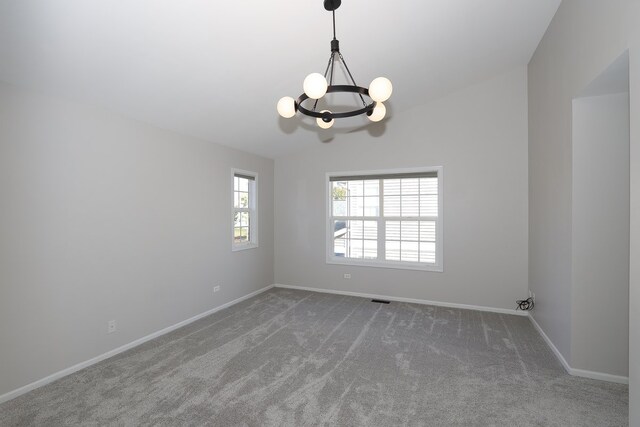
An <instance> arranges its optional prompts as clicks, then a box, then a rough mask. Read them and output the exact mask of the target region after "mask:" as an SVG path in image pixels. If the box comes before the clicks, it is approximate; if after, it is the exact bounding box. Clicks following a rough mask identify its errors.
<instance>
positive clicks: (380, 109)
mask: <svg viewBox="0 0 640 427" xmlns="http://www.w3.org/2000/svg"><path fill="white" fill-rule="evenodd" d="M386 114H387V107H385V106H384V104H383V103H382V102H376V106H375V107H374V108H373V112H372V113H371V115H370V116H367V117H368V118H369V120H371V121H372V122H379V121H380V120H382V119H384V116H385V115H386Z"/></svg>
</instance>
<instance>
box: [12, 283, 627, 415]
mask: <svg viewBox="0 0 640 427" xmlns="http://www.w3.org/2000/svg"><path fill="white" fill-rule="evenodd" d="M627 411H628V391H627V387H626V386H623V385H617V384H610V383H606V382H601V381H592V380H586V379H581V378H576V377H571V376H569V375H567V374H566V373H565V372H564V370H563V369H562V367H561V366H560V365H559V363H558V362H557V360H556V359H555V358H554V356H553V354H552V353H551V351H550V350H549V349H548V348H547V346H546V344H545V343H544V341H543V340H542V339H541V338H540V336H539V335H538V334H537V332H536V331H535V330H534V329H533V327H532V325H531V324H530V322H529V320H528V319H527V318H524V317H518V316H509V315H499V314H492V313H484V312H479V311H469V310H458V309H449V308H441V307H433V306H425V305H416V304H405V303H396V302H392V303H391V304H389V305H382V304H375V303H372V302H370V301H369V300H367V299H363V298H356V297H348V296H337V295H329V294H321V293H312V292H303V291H292V290H286V289H273V290H271V291H269V292H266V293H263V294H261V295H258V296H256V297H254V298H252V299H249V300H247V301H244V302H242V303H240V304H237V305H235V306H233V307H231V308H229V309H226V310H223V311H220V312H218V313H216V314H214V315H211V316H209V317H207V318H204V319H201V320H199V321H197V322H194V323H192V324H191V325H188V326H186V327H184V328H182V329H179V330H177V331H174V332H172V333H170V334H168V335H165V336H162V337H160V338H158V339H156V340H153V341H150V342H148V343H146V344H144V345H142V346H140V347H137V348H135V349H132V350H130V351H128V352H126V353H123V354H121V355H118V356H116V357H114V358H111V359H108V360H105V361H103V362H101V363H99V364H97V365H94V366H92V367H89V368H87V369H84V370H82V371H80V372H77V373H76V374H73V375H70V376H68V377H65V378H63V379H61V380H58V381H56V382H54V383H52V384H49V385H47V386H45V387H42V388H40V389H38V390H35V391H33V392H31V393H28V394H26V395H24V396H21V397H19V398H17V399H14V400H12V401H10V402H7V403H5V404H3V405H2V406H0V425H2V426H13V425H20V426H22V425H46V426H63V425H95V426H98V425H99V426H105V425H126V426H138V425H194V426H195V425H212V426H271V425H277V426H280V425H286V426H308V425H338V426H360V425H363V426H396V425H410V426H418V425H425V426H623V425H627Z"/></svg>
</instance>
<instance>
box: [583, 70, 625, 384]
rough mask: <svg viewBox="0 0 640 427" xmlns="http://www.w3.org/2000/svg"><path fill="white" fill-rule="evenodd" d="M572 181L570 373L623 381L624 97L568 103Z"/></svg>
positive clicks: (621, 95) (615, 96) (584, 99)
mask: <svg viewBox="0 0 640 427" xmlns="http://www.w3.org/2000/svg"><path fill="white" fill-rule="evenodd" d="M625 66H628V62H627V63H626V64H625ZM628 78H629V76H628V74H625V76H624V79H625V80H628ZM572 178H573V179H572V189H573V193H572V204H573V224H572V225H573V230H572V233H573V234H572V237H573V246H572V259H573V269H572V274H573V277H572V280H573V285H572V286H573V287H572V317H573V322H572V335H571V350H572V351H571V354H572V356H573V357H572V359H571V367H573V368H577V369H584V370H587V371H595V372H604V373H608V374H612V375H621V376H627V375H628V373H629V94H628V93H622V94H615V95H605V96H594V97H586V98H578V99H576V100H574V101H573V177H572Z"/></svg>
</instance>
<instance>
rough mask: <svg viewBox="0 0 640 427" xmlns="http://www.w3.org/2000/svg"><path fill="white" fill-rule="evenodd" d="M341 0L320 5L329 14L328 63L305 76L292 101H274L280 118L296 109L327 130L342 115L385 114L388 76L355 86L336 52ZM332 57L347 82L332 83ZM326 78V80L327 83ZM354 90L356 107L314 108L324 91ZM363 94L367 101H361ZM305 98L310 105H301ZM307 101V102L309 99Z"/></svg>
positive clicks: (374, 116)
mask: <svg viewBox="0 0 640 427" xmlns="http://www.w3.org/2000/svg"><path fill="white" fill-rule="evenodd" d="M341 3H342V0H324V8H325V9H326V10H328V11H330V12H331V13H332V15H333V40H331V56H330V57H329V63H328V64H327V68H326V70H325V72H324V75H323V74H320V73H311V74H309V75H308V76H307V77H306V78H305V79H304V83H303V85H302V87H303V90H304V93H303V94H302V95H300V96H299V97H298V99H297V100H294V99H293V98H292V97H290V96H285V97H283V98H280V100H279V101H278V106H277V108H278V113H279V114H280V115H281V116H282V117H284V118H287V119H288V118H291V117H293V116H295V115H296V112H298V111H299V112H301V113H302V114H304V115H306V116H310V117H315V119H316V123H317V124H318V126H320V127H321V128H322V129H329V128H330V127H331V126H333V123H334V122H335V119H342V118H345V117H354V116H358V115H361V114H366V116H367V117H368V118H369V120H371V121H372V122H379V121H380V120H382V119H383V118H384V116H385V114H386V113H387V108H386V107H385V106H384V104H383V102H384V101H386V100H387V99H389V97H391V92H392V90H393V87H392V85H391V82H390V81H389V79H387V78H385V77H378V78H376V79H374V80H373V81H372V82H371V83H370V84H369V87H368V88H364V87H361V86H358V85H357V84H356V81H355V80H354V78H353V75H352V74H351V71H349V67H348V66H347V63H346V62H345V60H344V57H343V56H342V53H340V43H339V42H338V40H337V39H336V9H337V8H339V7H340V4H341ZM336 57H337V58H338V61H339V62H340V63H342V65H343V66H344V69H345V70H346V71H347V74H348V76H349V79H351V84H347V85H334V84H333V74H334V69H335V63H336ZM327 77H328V79H329V81H328V82H327ZM338 92H346V93H354V94H356V95H358V97H359V98H360V100H361V101H362V108H358V107H356V108H355V109H353V110H351V111H344V112H332V111H330V110H322V111H317V110H316V108H317V106H318V100H319V99H321V98H322V97H323V96H324V95H325V94H327V93H338ZM364 97H367V98H369V99H370V102H367V101H365V98H364ZM308 99H312V100H314V101H313V106H312V107H311V106H308V107H309V108H307V107H305V106H304V105H303V103H304V102H305V101H307V100H308ZM309 102H311V101H309Z"/></svg>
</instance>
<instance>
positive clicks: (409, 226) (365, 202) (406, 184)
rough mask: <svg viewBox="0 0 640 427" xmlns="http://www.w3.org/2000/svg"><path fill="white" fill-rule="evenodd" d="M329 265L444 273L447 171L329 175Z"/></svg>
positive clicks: (432, 169)
mask: <svg viewBox="0 0 640 427" xmlns="http://www.w3.org/2000/svg"><path fill="white" fill-rule="evenodd" d="M327 189H328V205H327V211H328V224H327V262H328V263H335V264H350V265H366V266H373V267H390V268H407V269H417V270H431V271H442V266H443V263H442V167H431V168H422V169H412V170H395V171H373V172H358V173H335V174H328V175H327Z"/></svg>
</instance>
